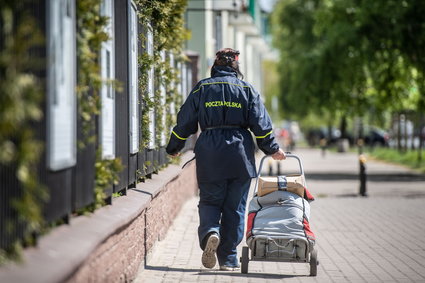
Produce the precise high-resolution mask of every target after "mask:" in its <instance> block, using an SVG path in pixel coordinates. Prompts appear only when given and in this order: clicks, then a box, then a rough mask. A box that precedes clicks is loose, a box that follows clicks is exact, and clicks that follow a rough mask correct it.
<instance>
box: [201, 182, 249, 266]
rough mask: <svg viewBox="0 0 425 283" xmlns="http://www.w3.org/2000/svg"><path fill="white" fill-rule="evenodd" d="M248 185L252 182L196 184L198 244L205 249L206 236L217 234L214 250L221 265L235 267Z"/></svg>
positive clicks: (242, 227) (241, 235) (241, 236)
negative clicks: (216, 244)
mask: <svg viewBox="0 0 425 283" xmlns="http://www.w3.org/2000/svg"><path fill="white" fill-rule="evenodd" d="M250 184H251V178H248V179H229V180H222V181H218V182H211V183H205V182H200V183H199V184H198V185H199V190H200V200H199V205H198V211H199V227H198V236H199V243H200V246H201V248H202V249H204V246H205V244H206V241H205V237H206V236H207V235H208V234H209V233H211V232H216V233H218V234H219V235H220V245H219V246H218V249H217V258H218V262H219V264H220V265H227V266H237V265H238V258H237V252H236V247H237V246H238V245H239V243H240V242H241V241H242V238H243V234H244V228H245V208H246V200H247V196H248V191H249V187H250Z"/></svg>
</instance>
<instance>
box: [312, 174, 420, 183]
mask: <svg viewBox="0 0 425 283" xmlns="http://www.w3.org/2000/svg"><path fill="white" fill-rule="evenodd" d="M305 177H306V180H323V181H339V180H358V179H359V175H358V174H348V173H308V174H306V175H305ZM367 180H368V181H370V182H425V175H418V174H409V173H402V174H367Z"/></svg>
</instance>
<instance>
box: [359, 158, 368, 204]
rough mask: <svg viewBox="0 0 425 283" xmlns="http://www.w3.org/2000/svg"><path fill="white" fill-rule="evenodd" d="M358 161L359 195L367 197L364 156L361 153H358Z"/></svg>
mask: <svg viewBox="0 0 425 283" xmlns="http://www.w3.org/2000/svg"><path fill="white" fill-rule="evenodd" d="M359 163H360V175H359V177H360V195H361V196H362V197H367V193H366V157H365V156H364V155H363V154H360V155H359Z"/></svg>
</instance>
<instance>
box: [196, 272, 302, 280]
mask: <svg viewBox="0 0 425 283" xmlns="http://www.w3.org/2000/svg"><path fill="white" fill-rule="evenodd" d="M211 274H214V275H228V276H231V277H243V278H261V279H285V278H294V277H309V276H308V275H285V274H272V273H247V274H242V273H241V272H240V271H239V272H229V271H224V272H223V271H219V270H217V271H209V270H208V271H207V272H199V275H211Z"/></svg>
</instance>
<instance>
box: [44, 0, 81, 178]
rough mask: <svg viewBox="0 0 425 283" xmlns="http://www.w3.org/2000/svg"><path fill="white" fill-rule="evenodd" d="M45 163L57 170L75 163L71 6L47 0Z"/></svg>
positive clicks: (65, 0)
mask: <svg viewBox="0 0 425 283" xmlns="http://www.w3.org/2000/svg"><path fill="white" fill-rule="evenodd" d="M48 7H49V9H48V70H47V77H48V78H47V80H48V110H47V133H48V138H47V166H48V168H49V169H50V170H61V169H64V168H68V167H71V166H73V165H75V163H76V112H77V109H76V99H77V96H76V93H75V86H76V54H75V44H76V37H75V29H74V27H75V6H74V1H72V0H50V1H49V2H48Z"/></svg>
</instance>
